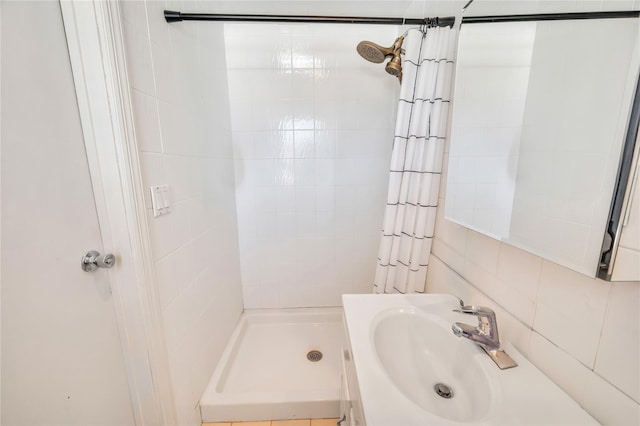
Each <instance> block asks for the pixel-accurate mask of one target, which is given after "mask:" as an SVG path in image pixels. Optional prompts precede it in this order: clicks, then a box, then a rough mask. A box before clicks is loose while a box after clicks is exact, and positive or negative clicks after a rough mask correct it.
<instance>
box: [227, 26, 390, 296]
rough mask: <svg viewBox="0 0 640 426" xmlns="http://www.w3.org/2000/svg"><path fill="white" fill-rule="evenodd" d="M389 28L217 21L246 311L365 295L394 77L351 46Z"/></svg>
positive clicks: (385, 34) (381, 197)
mask: <svg viewBox="0 0 640 426" xmlns="http://www.w3.org/2000/svg"><path fill="white" fill-rule="evenodd" d="M398 35H399V34H398V28H397V27H384V26H367V25H339V24H316V25H304V24H298V25H278V24H226V25H225V41H226V55H227V57H226V59H227V66H228V78H229V97H230V103H231V119H232V129H233V146H234V160H235V179H236V201H237V212H238V231H239V238H240V262H241V269H242V287H243V293H244V306H245V308H272V307H305V306H338V305H341V295H342V294H343V293H366V292H370V291H371V285H372V283H373V276H374V272H375V262H376V259H377V252H378V243H379V236H380V229H381V224H382V215H383V208H384V204H385V199H386V188H387V175H388V164H389V158H390V153H391V143H392V139H393V128H394V117H395V108H396V103H397V93H398V91H399V84H398V81H397V79H396V78H394V77H392V76H390V75H388V74H387V73H386V72H385V71H384V65H383V64H372V63H369V62H366V61H365V60H364V59H362V58H361V57H360V56H358V54H357V52H356V45H357V44H358V42H360V41H361V40H372V41H374V42H377V43H378V44H381V45H391V44H392V43H393V41H394V40H395V38H396V37H397V36H398Z"/></svg>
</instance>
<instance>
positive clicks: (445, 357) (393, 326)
mask: <svg viewBox="0 0 640 426" xmlns="http://www.w3.org/2000/svg"><path fill="white" fill-rule="evenodd" d="M372 331H373V344H374V348H375V351H376V355H377V356H378V360H379V361H380V364H381V365H382V368H383V369H384V370H385V372H386V373H387V376H388V377H389V379H390V380H391V382H392V383H393V384H394V385H395V386H396V387H397V388H398V389H399V390H400V392H402V394H403V395H404V396H405V397H406V398H408V399H410V400H411V401H413V402H414V403H415V404H417V405H418V406H420V407H421V408H422V409H424V410H426V411H428V412H430V413H433V414H435V415H437V416H440V417H443V418H446V419H450V420H456V421H462V422H470V421H474V420H479V419H482V418H483V417H485V416H486V415H487V413H488V412H489V411H490V409H491V405H492V401H495V400H496V398H495V396H493V395H492V394H493V393H494V392H497V389H494V386H492V385H491V384H492V383H493V382H495V377H494V376H495V371H493V369H492V368H490V367H491V366H490V365H487V363H483V362H480V359H479V357H478V351H477V350H476V348H474V347H473V346H472V345H469V344H467V342H464V341H463V340H462V339H458V338H457V337H456V336H454V335H453V333H452V332H451V324H450V323H448V322H447V321H445V320H444V319H443V318H441V317H439V316H435V315H432V314H429V313H426V312H424V311H421V310H418V309H415V308H392V309H389V310H385V311H383V312H381V313H379V314H378V315H377V316H376V318H375V319H374V321H373V323H372ZM399 354H403V355H402V356H399ZM440 385H445V386H446V388H444V387H440V388H439V389H440V394H438V393H437V392H436V386H440ZM441 395H443V396H441ZM447 397H448V398H447Z"/></svg>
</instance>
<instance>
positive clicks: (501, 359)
mask: <svg viewBox="0 0 640 426" xmlns="http://www.w3.org/2000/svg"><path fill="white" fill-rule="evenodd" d="M453 311H454V312H460V313H462V314H469V315H475V316H477V317H478V326H477V327H474V326H472V325H469V324H464V323H460V322H456V323H454V324H452V325H451V329H452V330H453V334H455V335H456V336H458V337H464V338H466V339H469V340H471V341H472V342H474V343H476V344H477V345H478V346H480V347H481V348H482V349H484V351H485V352H486V353H487V355H489V357H490V358H491V359H492V360H493V361H494V362H495V363H496V364H497V365H498V367H500V369H501V370H504V369H505V368H512V367H515V366H517V365H518V364H517V363H516V362H515V361H514V360H513V358H511V357H510V356H509V355H507V353H506V352H505V351H503V350H502V349H501V348H500V338H499V336H498V322H497V321H496V313H495V312H493V310H491V309H489V308H485V307H484V306H461V307H460V309H454V310H453Z"/></svg>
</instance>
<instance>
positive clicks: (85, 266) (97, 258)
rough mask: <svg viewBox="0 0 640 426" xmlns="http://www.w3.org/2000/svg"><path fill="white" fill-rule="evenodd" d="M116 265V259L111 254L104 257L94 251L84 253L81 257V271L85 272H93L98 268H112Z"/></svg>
mask: <svg viewBox="0 0 640 426" xmlns="http://www.w3.org/2000/svg"><path fill="white" fill-rule="evenodd" d="M115 263H116V257H115V256H114V255H112V254H111V253H109V254H105V255H104V256H103V255H101V254H100V253H98V252H97V251H95V250H92V251H90V252H87V253H85V255H84V256H82V262H81V263H80V265H81V266H82V270H83V271H85V272H93V271H95V270H96V269H98V268H112V267H113V265H114V264H115Z"/></svg>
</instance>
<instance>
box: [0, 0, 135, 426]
mask: <svg viewBox="0 0 640 426" xmlns="http://www.w3.org/2000/svg"><path fill="white" fill-rule="evenodd" d="M0 18H1V24H0V29H1V50H0V54H1V92H0V93H1V100H2V101H1V121H0V126H1V154H0V159H1V164H0V170H1V181H0V182H1V190H0V201H1V212H0V213H1V216H0V217H1V250H2V251H1V286H2V297H1V302H2V306H1V308H2V309H1V313H2V318H1V324H2V333H1V336H2V342H1V343H2V345H1V357H0V361H1V365H2V371H1V373H2V374H1V379H2V424H4V425H18V424H29V425H42V424H48V425H74V424H84V425H98V424H103V425H130V424H133V423H134V417H133V412H132V406H131V400H130V395H129V390H128V387H127V376H126V372H125V367H124V361H123V354H122V348H121V345H120V339H119V336H118V327H117V324H116V315H115V311H114V303H113V300H112V295H111V287H110V283H109V279H108V274H107V273H106V271H105V270H103V269H100V270H97V271H95V272H93V273H87V272H84V271H82V270H81V268H80V258H81V256H82V255H83V254H84V252H86V251H89V250H93V249H95V250H98V251H101V252H102V251H103V250H104V248H103V247H102V240H101V236H100V229H99V226H98V220H97V214H96V209H95V203H94V199H93V193H92V186H91V180H90V177H89V171H88V166H87V158H86V154H85V148H84V143H83V139H82V131H81V127H80V119H79V113H78V107H77V101H76V97H75V91H74V85H73V78H72V73H71V67H70V63H69V56H68V51H67V46H66V41H65V33H64V27H63V22H62V16H61V12H60V5H59V3H58V2H52V1H43V2H1V3H0ZM107 249H109V248H107ZM111 249H113V248H111ZM116 254H117V253H116ZM116 267H117V266H116Z"/></svg>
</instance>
